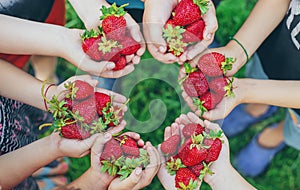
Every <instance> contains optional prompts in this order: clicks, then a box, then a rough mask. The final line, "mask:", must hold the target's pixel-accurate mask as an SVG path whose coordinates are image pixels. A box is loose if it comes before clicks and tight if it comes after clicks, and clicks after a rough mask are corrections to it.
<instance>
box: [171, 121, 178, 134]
mask: <svg viewBox="0 0 300 190" xmlns="http://www.w3.org/2000/svg"><path fill="white" fill-rule="evenodd" d="M171 131H172V136H173V135H180V131H179V125H178V124H177V123H172V125H171Z"/></svg>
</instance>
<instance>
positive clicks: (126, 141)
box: [118, 135, 140, 157]
mask: <svg viewBox="0 0 300 190" xmlns="http://www.w3.org/2000/svg"><path fill="white" fill-rule="evenodd" d="M118 140H119V141H120V144H121V148H122V151H123V153H125V154H126V155H131V156H134V157H138V156H139V154H140V151H139V147H138V145H137V142H136V140H135V139H133V138H131V137H129V136H126V135H123V136H121V137H120V138H118Z"/></svg>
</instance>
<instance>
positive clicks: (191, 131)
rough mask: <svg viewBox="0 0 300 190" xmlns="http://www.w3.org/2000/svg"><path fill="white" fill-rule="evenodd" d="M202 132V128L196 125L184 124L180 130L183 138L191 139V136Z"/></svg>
mask: <svg viewBox="0 0 300 190" xmlns="http://www.w3.org/2000/svg"><path fill="white" fill-rule="evenodd" d="M203 131H204V127H203V126H201V125H200V124H197V123H189V124H186V125H185V126H184V127H183V129H182V134H183V136H184V137H185V138H191V136H192V135H200V134H202V132H203Z"/></svg>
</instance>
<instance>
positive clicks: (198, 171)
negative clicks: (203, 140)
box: [189, 162, 204, 177]
mask: <svg viewBox="0 0 300 190" xmlns="http://www.w3.org/2000/svg"><path fill="white" fill-rule="evenodd" d="M189 169H190V170H191V171H192V172H193V173H194V174H195V175H196V176H197V177H199V176H200V174H201V170H203V169H204V165H203V163H202V162H201V163H199V164H197V165H194V166H191V167H189Z"/></svg>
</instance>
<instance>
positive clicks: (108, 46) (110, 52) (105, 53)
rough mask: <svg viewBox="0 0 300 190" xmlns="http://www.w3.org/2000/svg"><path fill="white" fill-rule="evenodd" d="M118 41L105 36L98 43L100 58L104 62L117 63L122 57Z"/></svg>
mask: <svg viewBox="0 0 300 190" xmlns="http://www.w3.org/2000/svg"><path fill="white" fill-rule="evenodd" d="M121 47H122V46H121V45H119V43H118V42H117V41H114V40H111V39H108V38H106V37H105V36H103V37H101V41H100V42H99V43H98V49H99V52H100V56H101V57H102V59H103V60H106V61H113V62H115V61H117V60H119V58H120V57H121V54H120V48H121Z"/></svg>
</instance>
